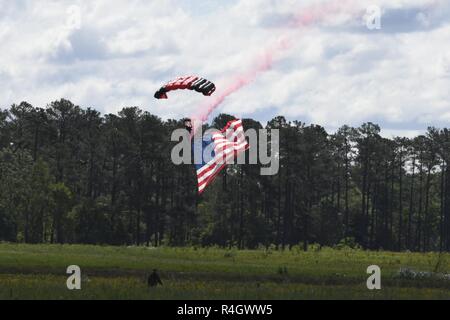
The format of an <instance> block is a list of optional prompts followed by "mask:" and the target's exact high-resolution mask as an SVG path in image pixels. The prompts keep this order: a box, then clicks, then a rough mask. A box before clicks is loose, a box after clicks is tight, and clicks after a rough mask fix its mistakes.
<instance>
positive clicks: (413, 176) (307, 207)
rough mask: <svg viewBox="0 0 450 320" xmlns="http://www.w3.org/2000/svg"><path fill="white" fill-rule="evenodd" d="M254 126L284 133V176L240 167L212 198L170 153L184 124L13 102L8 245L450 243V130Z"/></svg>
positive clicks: (1, 220)
mask: <svg viewBox="0 0 450 320" xmlns="http://www.w3.org/2000/svg"><path fill="white" fill-rule="evenodd" d="M231 119H234V116H232V115H228V114H220V115H218V116H217V117H216V118H215V119H214V120H213V121H212V126H213V127H215V128H222V127H223V126H224V125H225V124H226V122H227V121H229V120H231ZM243 123H244V127H245V128H246V129H247V128H254V129H262V128H265V129H279V130H280V141H279V147H280V153H279V154H278V155H277V158H279V161H280V168H279V173H278V174H277V175H275V176H261V175H260V169H261V167H262V165H261V164H251V165H250V164H245V165H229V166H227V168H226V170H223V172H221V174H220V175H219V176H218V177H217V178H216V180H215V182H214V183H213V184H212V185H210V186H208V189H207V190H206V192H205V193H204V194H203V195H201V196H198V195H197V188H196V186H197V181H196V175H195V170H194V168H193V166H191V165H180V166H175V165H174V164H173V163H172V162H171V160H170V155H171V150H172V147H173V146H174V145H175V143H176V142H173V141H171V139H170V137H171V133H172V131H173V130H174V129H177V128H181V127H183V121H176V120H167V121H162V120H161V119H160V118H158V117H157V116H155V115H152V114H150V113H149V112H145V111H143V110H141V109H139V108H138V107H126V108H123V109H122V110H121V111H120V112H118V114H106V115H102V114H100V113H99V112H98V111H96V110H93V109H91V108H87V109H83V108H81V107H79V106H77V105H74V104H73V103H72V102H70V101H68V100H65V99H61V100H59V101H54V102H52V103H50V104H49V105H48V106H47V107H46V108H36V107H33V106H32V105H30V104H28V103H26V102H22V103H20V104H18V105H16V104H14V105H12V106H11V107H10V108H9V109H8V110H0V241H1V240H7V241H12V242H25V243H61V244H62V243H88V244H114V245H138V246H140V245H146V246H150V245H153V246H160V245H170V246H189V245H194V246H199V247H200V246H214V245H216V246H219V247H222V248H234V247H235V248H237V249H240V250H242V249H246V248H247V249H254V248H259V247H263V248H272V249H273V248H275V249H287V248H293V247H295V250H298V251H307V250H312V251H321V250H322V248H323V247H335V248H338V249H358V248H365V249H372V250H397V251H402V250H410V251H450V192H447V191H448V190H450V166H449V162H450V131H449V130H448V129H442V130H441V129H436V128H429V129H428V131H427V133H426V134H425V135H421V136H418V137H415V138H411V139H408V138H394V139H386V138H383V137H382V136H381V134H380V133H381V128H380V127H379V126H378V125H376V124H374V123H370V122H369V123H365V124H362V125H361V126H360V127H357V128H352V127H349V126H343V127H341V128H339V129H338V130H337V132H336V133H334V134H329V133H327V132H326V130H325V129H324V128H323V127H321V126H319V125H307V124H305V123H302V122H300V121H292V122H291V121H288V120H287V119H286V118H285V117H283V116H277V117H275V118H273V119H271V120H270V121H268V123H267V125H265V126H263V125H262V124H261V123H259V122H257V121H255V120H253V119H243ZM204 127H205V129H207V128H208V127H209V126H208V124H205V125H204ZM269 140H270V139H269ZM316 244H317V245H316Z"/></svg>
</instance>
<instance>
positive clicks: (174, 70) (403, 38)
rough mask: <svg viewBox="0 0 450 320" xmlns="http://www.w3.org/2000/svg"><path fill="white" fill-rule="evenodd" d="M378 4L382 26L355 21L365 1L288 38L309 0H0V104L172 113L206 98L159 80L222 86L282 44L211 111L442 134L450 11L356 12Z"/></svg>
mask: <svg viewBox="0 0 450 320" xmlns="http://www.w3.org/2000/svg"><path fill="white" fill-rule="evenodd" d="M325 2H326V1H321V3H325ZM374 2H375V4H378V5H380V6H381V7H382V8H383V12H384V14H385V15H386V16H385V17H386V19H384V20H383V19H382V29H381V30H379V31H369V30H367V29H365V27H364V26H363V25H362V23H361V20H362V16H363V14H364V12H363V10H362V9H364V6H363V5H362V4H361V3H362V2H361V1H358V6H359V7H358V9H359V10H353V9H354V7H351V6H348V7H346V10H345V12H341V13H340V14H331V13H325V14H323V16H324V18H323V19H321V20H323V21H324V23H322V24H319V25H316V26H314V27H311V28H306V29H295V28H293V27H292V25H290V24H289V23H288V21H289V19H292V18H293V17H296V16H297V17H298V13H299V12H300V13H304V10H305V9H304V8H306V7H308V6H310V5H311V4H316V6H318V5H317V1H305V2H302V5H301V6H300V7H299V5H298V4H297V1H291V0H285V1H273V0H256V1H245V0H235V1H230V2H227V4H224V2H222V1H211V3H214V4H215V5H212V4H211V3H210V4H209V5H208V6H207V7H206V6H205V7H203V5H202V4H201V3H197V2H194V1H189V2H187V0H182V1H181V3H180V1H176V0H166V1H144V0H134V1H124V0H108V1H107V0H99V1H87V0H84V1H83V0H79V1H75V2H74V1H51V0H47V1H45V0H37V1H29V0H28V1H27V0H21V1H14V2H13V1H9V0H0V57H1V62H2V63H1V65H0V106H1V107H4V108H5V107H8V106H9V105H10V104H12V103H17V102H20V101H22V100H27V101H28V102H30V103H32V104H33V105H36V106H45V105H46V104H47V103H49V102H51V101H52V100H55V99H58V98H61V97H65V98H68V99H71V100H72V101H74V102H75V103H77V104H80V105H81V106H84V107H94V108H97V109H99V110H101V111H102V112H117V111H118V110H120V108H122V107H124V106H131V105H139V106H141V107H142V108H144V109H146V110H149V111H150V112H152V113H156V114H157V115H159V116H162V117H163V118H168V117H177V118H180V117H183V116H187V115H190V114H191V113H192V112H194V111H195V109H196V108H197V107H198V106H199V105H201V103H202V101H204V99H206V98H204V97H202V96H198V95H195V94H186V92H181V93H173V94H171V96H170V99H169V100H167V101H162V102H161V101H155V100H154V99H153V93H154V91H155V90H156V89H158V87H159V86H160V85H161V83H163V82H165V81H167V80H169V79H171V78H173V77H175V76H178V75H187V74H198V75H201V76H205V77H207V78H209V79H211V80H214V81H215V82H216V84H217V85H218V87H221V86H223V85H225V84H226V83H227V82H228V81H229V79H230V78H233V76H234V75H236V74H240V73H245V72H246V71H247V70H248V69H249V68H251V66H252V64H253V63H255V59H257V58H258V57H259V56H260V55H261V54H262V53H263V52H264V50H265V49H266V48H267V46H269V45H270V44H271V43H274V42H276V40H277V39H279V38H280V36H282V37H283V36H284V37H288V38H289V39H290V42H291V44H292V46H291V48H290V49H289V50H287V51H285V52H282V53H281V54H280V55H279V56H278V57H277V61H276V62H275V64H274V66H273V68H272V69H271V70H270V71H268V72H266V73H262V74H261V75H260V76H259V77H258V78H257V79H256V80H255V81H254V82H252V83H251V84H250V85H248V86H246V87H244V88H243V89H242V90H240V91H238V92H236V93H234V94H233V95H231V96H229V97H228V98H227V99H226V100H225V102H224V103H223V104H222V105H221V107H220V109H219V111H223V112H229V113H236V114H239V115H242V116H253V115H257V116H261V114H262V113H264V114H267V116H274V115H277V114H284V115H286V116H288V117H289V118H292V119H294V118H297V119H299V120H302V121H306V122H314V123H318V124H321V125H324V126H326V127H327V128H336V127H339V126H341V125H343V124H351V125H359V124H360V123H361V122H364V121H373V122H378V123H380V124H381V126H382V127H383V126H388V128H386V130H388V131H389V130H390V132H404V134H408V133H411V132H415V131H416V130H419V129H425V128H426V126H428V125H438V126H442V125H446V124H447V123H448V121H449V120H450V113H449V112H448V110H450V90H448V88H449V87H450V71H449V70H450V67H449V66H450V18H448V17H449V15H448V13H449V12H450V5H449V4H448V3H447V2H444V1H437V0H413V1H410V0H408V1H406V0H397V1H388V0H380V1H366V2H364V3H366V4H367V5H368V4H373V3H374ZM349 3H351V2H349ZM74 5H75V6H76V7H73V6H74ZM74 8H79V12H80V16H79V18H80V19H78V20H77V19H75V20H74V19H73V14H74V12H75V13H77V11H76V10H75V11H74V10H73V9H74ZM316 8H317V7H316ZM302 10H303V11H302ZM74 22H75V23H74ZM261 119H262V120H266V119H267V118H266V117H261Z"/></svg>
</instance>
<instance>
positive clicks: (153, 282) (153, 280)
mask: <svg viewBox="0 0 450 320" xmlns="http://www.w3.org/2000/svg"><path fill="white" fill-rule="evenodd" d="M147 284H148V287H149V288H150V287H157V286H158V285H161V286H162V285H163V283H162V281H161V278H160V277H159V275H158V270H156V269H153V272H152V274H151V275H150V276H149V277H148V280H147Z"/></svg>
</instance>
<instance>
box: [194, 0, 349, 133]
mask: <svg viewBox="0 0 450 320" xmlns="http://www.w3.org/2000/svg"><path fill="white" fill-rule="evenodd" d="M352 2H353V1H352V0H340V1H331V2H327V3H325V4H320V5H313V6H310V7H307V8H305V9H303V10H302V11H301V12H300V13H299V14H298V15H295V16H294V17H293V19H291V20H290V21H289V22H288V23H287V26H290V27H293V28H296V29H301V28H304V27H308V26H311V25H312V24H314V23H318V22H321V21H324V20H325V19H326V18H327V17H328V16H330V15H331V14H336V13H340V12H344V9H348V8H349V4H350V3H352ZM290 43H291V40H290V39H289V37H287V36H285V37H282V38H281V40H280V41H279V42H278V43H277V44H275V45H272V46H270V47H268V48H267V49H266V50H265V52H264V54H263V55H261V56H259V57H257V58H256V59H255V60H256V61H257V63H256V64H255V66H254V67H253V68H251V69H250V70H249V71H247V72H246V73H244V74H240V75H237V76H235V77H233V79H231V81H230V82H229V84H228V86H226V87H225V89H223V90H218V91H217V92H216V94H215V95H214V96H213V97H212V100H209V101H208V102H207V103H206V104H205V105H203V106H201V107H200V108H199V112H198V114H196V115H194V116H192V117H191V118H192V119H194V122H195V120H197V121H198V120H200V121H202V122H203V121H206V120H207V119H208V117H209V115H210V114H211V113H212V112H213V111H214V110H215V109H216V108H217V107H218V106H219V105H220V104H221V103H222V102H223V101H224V100H225V98H227V97H228V96H229V95H231V94H233V93H234V92H236V91H238V90H240V89H242V88H243V87H245V86H246V85H248V84H249V83H251V82H253V81H254V80H255V79H256V78H257V77H258V76H259V75H260V74H261V73H264V72H266V71H268V70H270V69H271V68H272V66H273V63H274V60H275V58H276V57H277V55H278V54H280V53H281V52H283V51H285V50H287V49H288V48H289V47H290ZM196 127H197V126H194V128H196Z"/></svg>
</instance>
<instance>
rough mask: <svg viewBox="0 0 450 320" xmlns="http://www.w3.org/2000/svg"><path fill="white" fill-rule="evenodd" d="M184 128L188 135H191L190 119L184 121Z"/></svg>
mask: <svg viewBox="0 0 450 320" xmlns="http://www.w3.org/2000/svg"><path fill="white" fill-rule="evenodd" d="M184 127H185V128H186V130H187V131H189V133H192V121H191V119H184Z"/></svg>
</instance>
